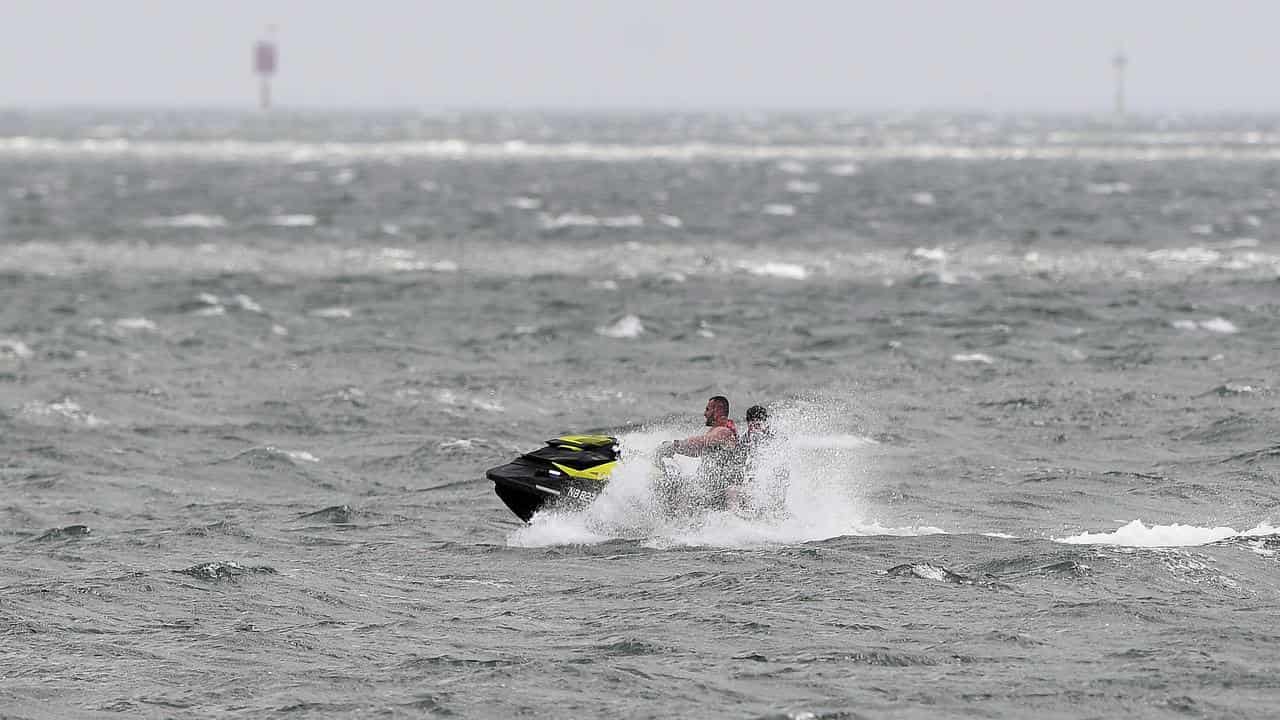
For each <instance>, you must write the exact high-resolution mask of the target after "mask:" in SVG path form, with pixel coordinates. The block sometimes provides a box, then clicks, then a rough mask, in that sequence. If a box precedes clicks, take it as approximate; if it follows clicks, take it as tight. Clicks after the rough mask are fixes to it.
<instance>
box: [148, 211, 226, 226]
mask: <svg viewBox="0 0 1280 720" xmlns="http://www.w3.org/2000/svg"><path fill="white" fill-rule="evenodd" d="M142 224H143V225H144V226H145V227H149V228H221V227H226V226H227V220H226V218H224V217H222V216H221V215H203V214H201V213H185V214H182V215H171V216H168V217H153V218H147V219H146V220H143V221H142Z"/></svg>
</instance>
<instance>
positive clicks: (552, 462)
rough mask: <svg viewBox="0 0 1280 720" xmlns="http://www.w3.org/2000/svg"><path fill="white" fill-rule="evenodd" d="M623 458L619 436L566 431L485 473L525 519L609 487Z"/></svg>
mask: <svg viewBox="0 0 1280 720" xmlns="http://www.w3.org/2000/svg"><path fill="white" fill-rule="evenodd" d="M620 458H621V450H620V449H619V448H618V439H617V438H615V437H612V436H609V435H563V436H561V437H558V438H552V439H550V440H548V441H547V444H546V445H545V446H543V447H541V448H538V449H537V450H534V451H532V452H528V453H525V454H524V455H521V456H520V457H518V458H516V459H515V460H513V461H512V462H509V463H507V464H505V465H499V466H497V467H493V468H489V469H488V470H486V471H485V477H487V478H489V479H490V480H492V481H493V491H494V492H495V493H497V495H498V497H499V498H500V499H501V500H502V502H504V503H506V505H507V507H508V508H511V512H513V513H515V514H516V516H517V517H519V518H520V519H521V520H524V521H525V522H529V519H530V518H532V517H533V514H534V513H536V512H538V511H539V510H543V509H546V508H548V507H552V506H557V507H563V506H566V505H567V506H570V507H581V506H583V505H586V504H588V503H590V502H591V501H592V500H595V499H596V497H597V496H598V495H599V494H600V493H601V492H603V491H604V488H605V486H606V485H607V484H608V482H609V475H610V474H611V473H612V472H613V470H614V468H615V467H617V465H618V461H619V459H620Z"/></svg>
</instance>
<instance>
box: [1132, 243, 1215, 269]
mask: <svg viewBox="0 0 1280 720" xmlns="http://www.w3.org/2000/svg"><path fill="white" fill-rule="evenodd" d="M1147 258H1148V259H1150V260H1155V261H1157V262H1171V263H1187V264H1192V265H1207V264H1209V263H1214V262H1217V261H1218V260H1219V259H1221V258H1222V253H1220V252H1218V251H1217V250H1211V249H1209V248H1202V247H1188V248H1164V249H1161V250H1152V251H1151V252H1148V253H1147Z"/></svg>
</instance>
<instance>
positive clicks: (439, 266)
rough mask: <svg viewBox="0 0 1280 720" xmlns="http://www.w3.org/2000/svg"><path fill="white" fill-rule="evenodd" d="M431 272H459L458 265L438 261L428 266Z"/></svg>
mask: <svg viewBox="0 0 1280 720" xmlns="http://www.w3.org/2000/svg"><path fill="white" fill-rule="evenodd" d="M427 269H428V270H430V271H431V272H438V273H454V272H458V263H456V262H454V261H452V260H437V261H436V262H433V263H431V264H430V265H428V266H427Z"/></svg>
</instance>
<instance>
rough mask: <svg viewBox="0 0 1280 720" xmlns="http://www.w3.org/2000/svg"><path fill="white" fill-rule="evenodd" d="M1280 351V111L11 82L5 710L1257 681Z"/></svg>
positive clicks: (768, 709) (582, 712)
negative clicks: (384, 107) (111, 105)
mask: <svg viewBox="0 0 1280 720" xmlns="http://www.w3.org/2000/svg"><path fill="white" fill-rule="evenodd" d="M1278 350H1280V118H1277V117H1265V116H1248V117H1208V118H1203V117H1175V116H1168V117H1151V118H1134V119H1130V120H1126V121H1124V122H1115V121H1113V120H1112V119H1110V118H1090V117H1073V116H1063V117H1055V116H1035V117H1032V116H1027V117H1022V116H982V115H940V114H933V115H912V114H904V115H842V114H836V113H829V114H816V113H815V114H724V115H695V114H689V115H663V114H649V115H642V114H631V115H627V114H616V115H609V114H598V115H572V114H535V113H526V114H515V115H504V114H497V113H494V114H460V115H450V114H416V113H408V112H405V113H382V114H343V113H319V112H316V113H293V112H279V113H273V114H270V115H259V114H248V113H245V114H239V113H230V112H225V113H218V112H202V113H195V112H192V113H174V112H141V111H136V112H90V111H74V112H73V111H60V112H53V111H48V112H19V111H9V112H5V113H0V489H2V490H3V498H2V499H0V716H4V717H14V718H44V717H59V718H108V717H119V716H136V717H156V718H160V717H184V718H187V717H195V718H200V717H245V718H264V717H265V718H306V717H355V716H360V717H454V718H473V717H474V718H509V717H533V718H603V717H620V718H746V719H755V718H761V719H763V718H776V719H779V720H780V719H782V718H790V719H793V720H801V719H812V720H817V719H820V718H828V719H837V718H955V717H978V718H1026V717H1037V718H1118V717H1123V718H1166V717H1190V718H1246V717H1256V718H1264V717H1274V716H1275V715H1276V713H1277V712H1280V709H1278V707H1277V706H1278V705H1280V652H1277V642H1278V641H1280V624H1278V623H1277V620H1278V619H1280V612H1278V611H1277V604H1278V602H1280V556H1277V554H1276V553H1277V551H1280V526H1277V525H1276V524H1277V523H1280V511H1278V510H1277V503H1278V502H1280V434H1278V433H1277V428H1278V427H1280V411H1278V410H1277V387H1280V381H1277V372H1278V371H1280V353H1278V352H1277V351H1278ZM716 394H724V395H727V396H728V397H729V398H730V400H731V403H732V415H733V417H734V418H737V419H739V421H741V418H742V415H743V413H744V411H745V409H746V408H747V407H748V406H749V405H752V404H757V403H759V404H766V405H768V406H769V407H770V408H771V409H772V410H773V413H774V415H775V417H776V418H777V422H776V425H777V426H778V427H780V428H781V429H782V430H783V431H784V432H785V433H786V434H787V436H788V437H789V438H790V442H791V445H792V447H793V455H792V457H790V458H789V462H790V466H791V475H792V485H791V488H790V491H789V494H788V505H789V509H790V514H789V516H788V517H786V518H784V519H782V520H780V521H769V522H766V521H764V520H753V519H748V518H743V517H739V516H737V515H734V514H731V513H727V512H712V513H707V514H705V515H704V516H700V517H695V518H684V519H681V520H679V521H674V520H671V519H668V518H663V517H661V516H659V515H657V514H655V513H654V512H653V506H652V502H651V496H650V495H649V494H648V489H649V486H648V482H649V478H650V477H651V472H652V463H651V460H650V458H651V456H652V451H653V449H654V448H655V447H656V446H657V444H658V443H659V442H661V441H663V440H667V439H672V438H677V437H682V436H685V435H688V434H691V433H693V432H696V431H698V429H699V427H700V426H701V424H702V409H703V407H704V405H705V403H706V399H707V398H708V397H709V396H711V395H716ZM588 431H598V432H607V433H610V434H614V435H617V436H618V437H619V438H620V440H621V443H622V447H623V453H624V461H623V464H622V466H621V467H620V469H619V470H618V472H617V474H616V476H615V478H614V481H613V482H612V483H611V485H610V487H609V489H608V490H607V491H606V493H605V494H604V495H603V496H602V497H601V498H600V499H599V500H598V501H597V502H596V503H595V504H594V505H592V506H590V507H588V508H586V509H585V510H580V511H563V512H551V513H545V514H541V515H539V516H537V517H535V518H534V520H533V522H532V523H530V524H528V525H525V524H523V523H521V522H520V521H519V520H518V519H517V518H516V517H515V516H514V515H513V514H512V513H511V512H510V511H508V510H507V508H506V507H504V506H503V505H502V503H501V502H500V501H499V500H498V498H497V497H496V496H495V495H494V494H493V488H492V484H491V483H490V482H488V481H486V480H485V479H484V471H485V469H487V468H489V467H492V466H495V465H499V464H502V463H505V462H507V461H508V460H510V459H511V458H513V457H514V456H515V455H517V454H518V453H521V452H525V451H529V450H532V449H534V448H537V447H539V446H540V445H541V444H542V443H543V441H544V440H546V439H547V438H551V437H554V436H557V435H560V434H564V433H580V432H588Z"/></svg>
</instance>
